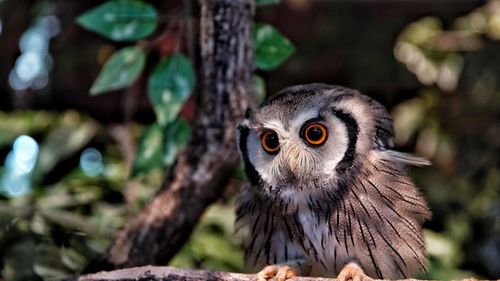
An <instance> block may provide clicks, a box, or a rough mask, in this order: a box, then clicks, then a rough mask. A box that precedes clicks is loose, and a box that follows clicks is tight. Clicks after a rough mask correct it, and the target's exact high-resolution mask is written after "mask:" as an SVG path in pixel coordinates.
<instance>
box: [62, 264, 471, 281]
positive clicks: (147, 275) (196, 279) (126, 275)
mask: <svg viewBox="0 0 500 281" xmlns="http://www.w3.org/2000/svg"><path fill="white" fill-rule="evenodd" d="M98 280H99V281H129V280H135V281H142V280H144V281H146V280H147V281H160V280H161V281H166V280H169V281H177V280H182V281H201V280H211V281H255V280H257V275H256V274H241V273H232V272H215V271H208V270H194V269H179V268H174V267H168V266H143V267H135V268H128V269H121V270H116V271H110V272H100V273H96V274H89V275H84V276H81V277H76V278H74V279H70V280H68V281H98ZM287 280H290V281H335V280H336V279H334V278H320V277H294V278H291V279H287ZM465 280H468V281H472V280H476V279H472V278H471V279H463V280H462V281H465ZM373 281H386V280H381V279H374V280H373ZM401 281H402V280H401ZM405 281H426V280H417V279H406V280H405Z"/></svg>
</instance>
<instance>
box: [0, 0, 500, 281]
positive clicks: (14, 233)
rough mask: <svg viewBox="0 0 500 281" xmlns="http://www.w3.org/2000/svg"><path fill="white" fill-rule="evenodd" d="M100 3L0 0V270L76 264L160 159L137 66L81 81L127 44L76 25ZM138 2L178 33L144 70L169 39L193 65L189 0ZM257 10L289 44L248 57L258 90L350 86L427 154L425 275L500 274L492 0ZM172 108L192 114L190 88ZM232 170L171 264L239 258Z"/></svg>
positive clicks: (114, 225)
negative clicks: (98, 90) (102, 87)
mask: <svg viewBox="0 0 500 281" xmlns="http://www.w3.org/2000/svg"><path fill="white" fill-rule="evenodd" d="M103 2H104V1H96V0H91V1H77V0H52V1H49V0H0V268H1V272H0V280H42V279H43V280H54V279H57V278H61V277H64V276H68V275H71V274H74V273H77V272H79V271H80V270H81V269H82V268H83V267H84V266H85V265H86V264H87V263H88V262H89V261H90V260H92V259H93V258H95V257H97V256H98V255H99V254H102V253H103V252H104V251H105V250H106V247H107V246H108V245H109V243H110V242H111V239H112V238H113V235H114V233H115V232H116V231H117V230H118V229H119V228H120V227H121V226H122V225H123V224H124V223H125V222H126V220H127V219H128V218H129V217H130V216H132V215H133V214H135V213H137V212H138V211H139V210H140V209H141V206H143V205H144V203H145V202H146V201H147V199H148V198H149V197H150V196H152V194H154V191H155V190H156V189H157V188H158V187H159V186H160V184H161V182H162V179H163V175H164V171H165V168H166V166H168V165H164V166H161V165H160V166H158V165H155V164H154V163H150V162H149V161H150V159H149V158H148V157H147V153H151V152H148V151H144V150H146V149H145V148H147V147H149V146H148V145H147V142H146V144H144V143H145V139H146V141H150V142H154V141H157V140H155V138H154V132H151V130H150V128H151V127H148V126H149V125H150V124H151V123H153V122H154V121H155V113H154V110H153V107H152V106H151V104H150V102H149V99H148V94H147V93H146V91H145V90H144V88H145V86H146V84H147V79H146V78H145V77H143V76H144V75H142V76H139V77H138V78H137V80H136V81H135V82H134V83H133V84H132V85H131V86H130V87H128V88H126V89H123V90H116V91H112V92H110V93H108V94H106V95H91V94H89V90H90V89H91V86H92V84H93V83H94V80H95V79H96V77H97V76H98V74H99V72H100V70H101V68H102V67H103V64H104V63H105V62H106V60H107V59H108V58H109V57H110V56H111V55H112V54H113V52H115V50H118V49H120V48H122V47H124V46H128V45H130V44H131V43H130V42H128V43H124V42H119V43H116V42H113V41H111V40H108V39H106V38H105V37H103V36H99V35H97V34H95V33H92V32H89V31H88V30H86V29H84V28H83V27H82V26H81V25H78V24H77V23H76V18H77V17H78V16H79V15H81V14H83V13H84V12H86V11H88V10H89V9H91V8H93V7H95V6H97V5H99V4H101V3H103ZM145 2H148V3H150V4H152V5H153V6H154V7H155V8H156V9H157V11H158V13H159V19H160V22H161V23H162V24H163V25H162V26H163V28H164V29H165V30H167V32H166V33H167V35H165V33H161V31H160V32H159V33H155V34H163V35H165V36H166V38H167V39H168V38H171V37H175V38H178V39H179V40H178V41H175V42H182V44H177V43H175V42H174V43H175V44H174V43H172V42H173V41H172V40H170V41H169V40H167V39H165V38H164V37H162V36H159V37H158V38H164V40H163V41H162V40H160V41H155V42H154V44H160V45H161V48H157V49H158V51H156V52H153V53H152V54H150V55H148V57H147V60H146V61H145V72H148V71H149V70H151V68H152V67H153V66H154V65H155V64H156V62H157V61H158V60H159V59H160V57H161V56H162V52H168V50H170V49H175V50H178V51H181V52H183V53H184V54H185V55H186V56H187V57H188V58H190V59H191V60H192V63H193V66H194V70H195V72H197V71H198V70H199V66H200V61H199V58H198V56H197V55H196V54H197V52H198V48H199V46H198V44H197V35H196V29H197V25H198V15H199V8H198V2H197V1H159V0H158V1H145ZM270 2H279V1H270ZM179 18H182V19H183V21H184V22H188V23H185V24H184V28H180V27H179V24H178V20H179ZM256 22H259V23H261V22H262V23H268V24H272V25H273V26H274V27H275V28H276V29H277V30H279V32H281V34H283V35H284V36H286V37H287V38H288V39H289V40H290V41H291V42H292V43H293V45H295V52H294V53H293V55H291V56H290V57H289V58H288V59H287V60H286V61H285V62H284V63H283V64H282V65H281V66H279V67H278V68H275V69H273V70H271V71H263V70H258V71H257V73H258V74H259V75H260V76H261V77H262V81H261V80H259V84H260V85H261V86H262V85H265V86H264V87H265V91H266V93H268V95H270V94H272V93H274V92H276V91H278V90H279V89H281V88H283V87H285V86H289V85H293V84H299V83H309V82H324V83H332V84H340V85H344V86H348V87H351V88H356V89H359V90H361V91H362V92H363V93H365V94H367V95H369V96H371V97H373V98H375V99H376V100H378V101H380V102H381V103H382V104H384V105H385V106H386V107H387V108H388V109H389V111H390V112H391V114H392V116H393V118H394V126H395V130H396V144H397V147H398V149H400V150H402V151H407V152H414V153H416V154H418V155H420V156H424V157H427V158H429V159H431V160H432V162H433V165H432V166H430V167H425V168H418V169H412V170H411V171H410V172H411V174H412V176H413V178H414V179H415V181H416V182H417V185H418V186H419V187H420V188H421V190H422V192H423V193H424V194H425V197H426V198H427V200H428V202H429V205H430V207H431V210H432V212H433V218H432V220H431V221H429V222H427V223H426V225H425V231H424V232H425V240H426V243H427V247H428V253H429V257H430V261H429V271H428V273H427V274H426V275H423V276H421V277H422V278H429V279H457V278H464V277H478V278H489V279H497V278H500V1H495V0H491V1H477V0H439V1H430V0H429V1H428V0H422V1H398V0H374V1H365V0H351V1H343V0H339V1H326V0H316V1H313V0H282V1H281V2H280V3H276V4H274V5H266V6H262V7H259V8H258V9H257V11H256ZM185 26H187V27H189V28H185ZM191 29H194V31H193V30H191ZM179 30H184V31H186V30H187V31H190V30H191V31H190V33H188V34H187V35H186V33H182V34H181V32H180V31H179ZM169 36H170V37H169ZM137 44H143V43H141V42H140V41H139V42H138V43H137ZM166 50H167V51H166ZM262 82H264V84H262ZM180 114H181V116H183V118H184V119H185V120H187V121H188V122H189V121H190V120H192V118H193V116H194V115H196V108H195V107H194V106H193V103H192V101H190V100H189V99H188V100H187V102H186V103H185V105H184V107H183V109H182V112H181V113H180ZM145 132H148V133H145ZM148 134H149V138H148V137H145V136H144V135H148ZM151 135H153V137H151ZM172 138H176V136H172ZM145 155H146V156H145ZM137 159H140V160H141V159H142V162H141V165H140V166H141V167H142V168H141V169H139V170H140V173H136V172H137V169H136V168H137V167H136V164H137ZM155 161H156V160H155ZM241 181H242V176H241V175H240V174H235V175H234V180H233V181H232V183H231V185H230V186H229V188H228V189H227V192H226V194H225V195H224V197H223V198H221V200H220V201H219V202H218V203H217V204H215V205H213V206H212V207H210V208H209V209H208V210H207V212H206V213H205V215H204V216H203V218H202V221H201V223H200V224H199V225H198V227H197V228H196V230H195V232H194V233H193V235H192V237H191V239H190V241H189V242H188V243H187V244H186V245H185V246H184V247H183V249H182V250H181V252H180V253H179V254H178V255H177V256H176V257H175V258H174V259H173V260H172V261H171V263H170V264H171V265H174V266H178V267H187V268H207V269H215V270H225V271H242V270H243V268H242V252H241V250H240V248H239V241H238V240H237V239H236V238H234V237H233V235H232V227H233V219H234V215H233V205H232V199H233V198H234V195H235V194H236V193H237V190H238V188H239V186H240V184H241Z"/></svg>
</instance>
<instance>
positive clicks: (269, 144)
mask: <svg viewBox="0 0 500 281" xmlns="http://www.w3.org/2000/svg"><path fill="white" fill-rule="evenodd" d="M260 141H261V143H262V148H263V149H264V151H265V152H267V153H268V154H276V153H278V150H279V148H280V140H279V138H278V134H276V132H275V131H271V130H269V131H266V132H264V133H263V134H262V135H260Z"/></svg>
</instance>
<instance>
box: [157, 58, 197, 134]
mask: <svg viewBox="0 0 500 281" xmlns="http://www.w3.org/2000/svg"><path fill="white" fill-rule="evenodd" d="M194 83H195V81H194V70H193V66H192V64H191V61H190V60H189V59H187V58H186V57H185V56H183V55H181V54H173V55H171V56H169V57H167V58H164V59H162V60H161V61H160V62H159V63H158V65H157V66H156V67H155V68H154V69H153V72H152V73H151V76H150V77H149V82H148V94H149V99H150V101H151V104H152V105H153V108H154V110H155V113H156V118H157V121H158V123H159V124H160V125H162V126H166V125H167V124H168V123H170V122H171V121H172V120H174V119H175V117H176V116H177V115H178V114H179V112H180V111H181V109H182V106H183V105H184V102H185V101H186V99H187V98H188V97H189V96H190V95H191V93H192V92H193V89H194Z"/></svg>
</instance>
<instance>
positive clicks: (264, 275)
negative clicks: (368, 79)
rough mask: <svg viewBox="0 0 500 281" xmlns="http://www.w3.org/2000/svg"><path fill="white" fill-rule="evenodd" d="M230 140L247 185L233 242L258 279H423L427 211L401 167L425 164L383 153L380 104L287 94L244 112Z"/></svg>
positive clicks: (306, 90)
mask: <svg viewBox="0 0 500 281" xmlns="http://www.w3.org/2000/svg"><path fill="white" fill-rule="evenodd" d="M238 135H239V136H238V146H239V150H240V154H241V157H242V160H243V163H244V167H245V173H246V176H247V179H248V183H246V184H245V185H244V187H243V190H242V192H241V194H240V195H239V197H238V199H237V209H236V224H235V225H236V233H238V234H240V235H242V236H243V237H244V246H245V262H246V264H247V266H248V267H249V268H253V269H256V270H258V269H261V271H260V272H259V273H258V275H257V277H258V279H259V280H266V279H271V278H275V279H276V280H285V279H288V278H291V277H293V276H296V275H310V276H337V275H338V276H337V278H338V279H339V280H349V279H353V280H369V279H371V278H379V279H382V278H384V279H398V278H409V277H413V276H415V274H416V273H418V272H421V271H425V265H426V255H425V247H424V241H423V239H422V223H423V222H424V221H425V220H426V219H429V218H430V211H429V209H428V207H427V204H426V202H425V200H424V198H423V197H422V196H421V194H420V193H419V191H418V189H417V187H416V186H415V184H414V183H413V182H412V180H411V179H410V177H409V176H408V175H407V173H406V170H405V166H406V165H417V166H420V165H428V164H429V162H428V161H427V160H425V159H422V158H418V157H415V156H412V155H409V154H406V153H402V152H398V151H395V150H393V149H392V148H393V146H394V142H393V138H394V137H393V135H394V133H393V126H392V119H391V117H390V115H389V114H388V112H387V111H386V109H385V108H384V107H383V106H382V105H381V104H380V103H378V102H376V101H375V100H373V99H371V98H369V97H368V96H365V95H363V94H361V93H359V92H358V91H356V90H352V89H348V88H344V87H341V86H332V85H326V84H307V85H299V86H293V87H289V88H286V89H284V90H282V91H280V92H278V93H277V94H276V95H274V96H273V97H271V98H269V99H267V100H266V101H265V102H264V103H263V104H262V105H260V106H259V107H258V108H257V109H256V110H254V111H248V112H247V114H246V116H245V119H244V121H243V122H242V123H241V124H240V125H238Z"/></svg>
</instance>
